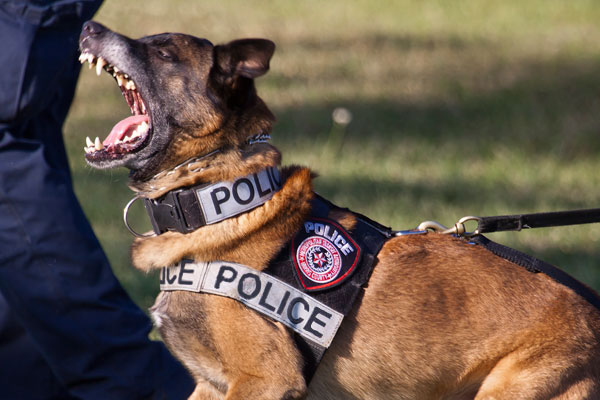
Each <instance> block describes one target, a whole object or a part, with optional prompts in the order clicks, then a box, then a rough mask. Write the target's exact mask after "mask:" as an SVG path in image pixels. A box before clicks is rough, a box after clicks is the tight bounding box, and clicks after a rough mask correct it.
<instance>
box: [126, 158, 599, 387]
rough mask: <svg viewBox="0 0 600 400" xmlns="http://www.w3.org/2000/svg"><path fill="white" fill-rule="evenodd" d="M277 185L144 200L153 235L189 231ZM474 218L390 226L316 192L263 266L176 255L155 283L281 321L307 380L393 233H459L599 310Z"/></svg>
mask: <svg viewBox="0 0 600 400" xmlns="http://www.w3.org/2000/svg"><path fill="white" fill-rule="evenodd" d="M279 188H281V181H280V178H279V173H278V171H277V169H276V168H267V169H265V170H263V171H261V172H258V173H256V174H252V175H249V176H246V177H242V178H238V179H236V180H235V181H233V182H225V183H217V184H212V185H200V186H194V187H190V188H186V189H179V190H175V191H171V192H168V193H167V194H166V195H164V196H162V197H161V198H159V199H153V200H149V199H144V202H145V206H146V210H147V212H148V215H149V217H150V220H151V222H152V226H153V228H154V231H155V233H156V234H161V233H163V232H166V231H178V232H181V233H188V232H191V231H193V230H195V229H197V228H199V227H201V226H204V225H208V224H212V223H216V222H219V221H222V220H224V219H226V218H230V217H232V216H235V215H239V214H242V213H244V212H247V211H249V210H251V209H253V208H255V207H257V206H260V205H262V204H264V203H265V202H266V201H268V200H269V199H271V198H272V196H273V194H274V193H275V192H276V191H277V190H279ZM136 199H137V198H136ZM130 204H131V202H130ZM130 204H128V206H127V208H128V207H129V205H130ZM127 208H126V211H127ZM331 211H344V212H348V213H352V214H353V215H354V217H355V220H356V224H355V225H354V227H353V228H352V229H351V230H350V231H347V230H346V229H344V228H343V227H342V226H340V225H339V224H338V223H337V222H336V221H334V220H332V219H329V217H328V216H329V215H330V213H331ZM473 219H476V220H481V218H478V217H465V218H463V219H461V221H459V223H457V224H456V225H455V227H454V228H451V229H447V228H445V227H443V226H442V225H440V224H438V223H435V222H431V221H429V222H425V223H423V224H421V225H420V226H419V227H418V228H417V229H415V230H409V231H392V230H391V228H388V227H385V226H383V225H381V224H379V223H377V222H375V221H373V220H371V219H369V218H367V217H366V216H364V215H361V214H358V213H355V212H353V211H351V210H348V209H346V208H340V207H338V206H336V205H334V204H333V203H331V202H329V201H328V200H326V199H324V198H323V197H321V196H319V195H318V194H316V193H315V194H314V199H313V200H312V211H311V214H310V216H308V217H307V218H306V220H305V221H304V224H303V226H302V227H301V228H300V230H299V231H298V232H297V233H296V234H295V235H294V237H293V238H292V239H291V240H290V241H289V242H288V243H287V244H286V245H285V246H283V248H282V249H281V250H280V252H279V254H278V255H277V256H276V257H275V258H274V259H273V260H272V261H271V262H270V263H269V265H268V266H267V267H266V268H265V269H264V270H263V271H257V270H256V269H253V268H250V267H247V266H244V265H241V264H237V263H231V262H226V261H213V262H195V261H194V260H182V261H181V262H179V263H177V264H176V265H174V266H169V267H163V268H162V271H161V277H160V289H161V290H163V291H175V290H185V291H192V292H204V293H210V294H215V295H220V296H226V297H230V298H232V299H235V300H237V301H239V302H241V303H243V304H244V305H246V306H247V307H249V308H252V309H254V310H256V311H258V312H260V313H261V314H263V315H265V316H266V317H268V318H270V319H273V320H276V321H279V322H281V323H282V324H284V325H286V326H288V327H289V328H291V329H292V331H293V332H294V340H295V344H296V346H297V348H298V350H299V351H300V353H301V354H302V356H303V358H304V368H303V374H304V377H305V379H306V382H307V383H309V382H310V380H311V378H312V376H313V375H314V373H315V371H316V369H317V367H318V365H319V362H320V361H321V359H322V358H323V355H324V354H325V351H326V350H327V348H328V347H329V346H330V345H331V343H332V341H333V340H334V337H335V335H336V333H337V331H338V328H339V327H340V325H341V323H342V321H343V319H344V317H345V316H346V315H347V314H348V313H349V312H350V310H351V309H352V307H353V305H354V303H355V301H356V300H357V299H358V297H359V296H360V294H361V292H362V288H363V287H364V286H365V285H366V284H367V282H368V280H369V277H370V276H371V273H372V271H373V269H374V267H375V260H376V258H377V254H378V253H379V251H380V250H381V248H382V247H383V245H384V244H385V242H386V241H387V240H389V239H390V238H392V237H395V236H402V235H409V234H424V233H426V232H427V231H428V230H437V231H441V232H442V233H450V234H453V235H456V236H460V237H465V238H466V239H465V243H468V244H471V245H479V246H482V247H484V248H485V249H487V250H488V251H490V252H492V253H493V254H495V255H497V256H499V257H502V258H504V259H506V260H508V261H511V262H513V263H514V264H517V265H520V266H522V267H524V268H526V269H527V270H528V271H530V272H532V273H538V272H542V273H545V274H547V275H548V276H550V277H551V278H553V279H554V280H556V281H557V282H559V283H561V284H563V285H565V286H567V287H569V288H571V289H572V290H574V291H575V292H576V293H578V294H579V295H580V296H582V297H583V298H584V299H586V300H587V301H588V302H590V303H591V304H592V305H594V306H595V307H597V308H598V309H600V298H599V297H598V295H596V294H595V293H594V292H593V291H592V290H590V289H589V288H587V286H585V285H583V284H581V283H580V282H578V281H577V280H575V279H574V278H572V277H571V276H569V275H568V274H566V273H564V272H563V271H561V270H560V269H558V268H556V267H554V266H552V265H550V264H548V263H545V262H543V261H541V260H538V259H536V258H534V257H531V256H529V255H526V254H523V253H521V252H518V251H516V250H514V249H511V248H508V247H506V246H503V245H500V244H497V243H494V242H492V241H490V240H489V239H487V238H486V237H484V236H482V235H481V234H480V232H478V231H475V232H470V233H469V232H466V229H465V227H464V222H466V221H469V220H473ZM125 221H126V223H127V220H126V216H125ZM519 226H520V225H519ZM128 228H129V227H128ZM130 230H131V229H130Z"/></svg>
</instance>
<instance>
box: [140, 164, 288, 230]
mask: <svg viewBox="0 0 600 400" xmlns="http://www.w3.org/2000/svg"><path fill="white" fill-rule="evenodd" d="M280 188H281V179H280V176H279V171H278V170H277V168H275V167H268V168H266V169H264V170H262V171H260V172H257V173H255V174H250V175H248V176H245V177H242V178H238V179H236V180H234V181H233V182H219V183H214V184H203V185H198V186H191V187H187V188H182V189H176V190H172V191H170V192H167V193H166V194H164V195H163V196H161V197H159V198H157V199H147V198H144V206H145V207H146V211H147V212H148V216H149V217H150V222H151V223H152V228H153V229H154V232H155V233H156V234H157V235H160V234H161V233H164V232H167V231H176V232H180V233H189V232H192V231H195V230H196V229H198V228H200V227H202V226H205V225H209V224H213V223H216V222H219V221H222V220H224V219H227V218H231V217H234V216H236V215H239V214H242V213H245V212H247V211H250V210H251V209H253V208H255V207H258V206H260V205H262V204H264V203H265V202H266V201H267V200H270V199H271V197H273V194H275V192H277V191H278V190H279V189H280Z"/></svg>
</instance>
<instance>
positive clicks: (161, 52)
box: [157, 49, 173, 60]
mask: <svg viewBox="0 0 600 400" xmlns="http://www.w3.org/2000/svg"><path fill="white" fill-rule="evenodd" d="M157 53H158V55H159V56H160V57H161V58H163V59H165V60H173V56H172V55H171V53H169V52H168V51H166V50H163V49H158V50H157Z"/></svg>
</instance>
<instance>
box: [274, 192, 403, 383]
mask: <svg viewBox="0 0 600 400" xmlns="http://www.w3.org/2000/svg"><path fill="white" fill-rule="evenodd" d="M312 205H313V207H312V213H311V215H310V217H309V218H307V221H310V220H312V219H316V220H327V216H328V215H329V212H330V211H331V210H336V209H337V210H343V211H347V212H350V213H352V214H354V216H355V217H356V225H355V227H354V228H353V229H352V230H351V231H350V232H349V234H350V236H351V237H352V239H354V241H355V242H356V243H357V244H358V245H359V246H360V250H361V256H360V259H359V261H358V265H357V266H356V267H355V268H354V270H353V271H351V273H350V274H349V275H347V276H346V277H345V278H344V280H343V281H342V282H340V283H338V284H336V285H335V286H331V287H326V288H322V289H318V290H313V291H311V290H309V289H306V287H304V285H303V284H302V282H301V280H300V279H301V278H302V277H303V275H302V273H301V272H299V271H298V269H297V265H296V261H295V260H296V253H297V251H296V250H298V245H299V243H295V244H293V243H294V241H292V242H290V243H288V244H287V245H286V246H285V247H284V248H283V249H282V250H281V252H280V253H279V254H278V255H277V257H275V259H274V260H273V261H272V262H271V263H270V264H269V266H268V268H267V269H266V270H265V271H264V272H266V273H268V274H270V275H273V276H276V277H277V278H278V279H280V280H282V281H283V282H285V283H288V284H289V285H292V286H294V287H297V288H299V289H301V290H304V291H307V292H310V294H311V297H313V298H314V299H316V300H318V301H320V302H322V303H324V304H327V305H328V306H329V307H331V308H333V309H334V310H336V311H338V312H340V313H341V314H343V315H344V316H345V315H347V314H348V313H349V312H350V310H351V309H352V307H353V305H354V302H355V301H356V299H357V298H358V296H359V294H360V292H361V291H362V288H363V286H364V285H365V284H366V283H367V282H368V280H369V277H370V276H371V272H372V271H373V268H374V267H375V260H376V258H377V254H378V253H379V251H380V250H381V247H383V245H384V243H385V242H386V241H387V240H388V239H390V238H391V237H393V236H394V234H393V232H392V230H391V229H390V228H388V227H385V226H383V225H381V224H379V223H377V222H375V221H372V220H370V219H369V218H367V217H365V216H364V215H361V214H358V213H355V212H352V211H350V210H348V209H345V208H344V209H341V208H340V207H337V206H336V205H334V204H333V203H331V202H329V201H328V200H326V199H324V198H323V197H321V196H319V195H315V199H314V200H313V202H312ZM294 336H295V340H296V345H297V346H298V349H299V350H300V351H301V353H302V355H303V357H304V362H305V364H304V369H303V373H304V377H305V378H306V382H307V383H308V382H310V379H311V378H312V376H313V375H314V373H315V371H316V369H317V366H318V365H319V362H320V361H321V359H322V358H323V355H324V354H325V350H327V349H326V348H324V347H322V346H319V345H317V344H315V343H314V342H311V341H309V340H306V339H305V338H304V337H302V336H300V335H298V334H295V335H294Z"/></svg>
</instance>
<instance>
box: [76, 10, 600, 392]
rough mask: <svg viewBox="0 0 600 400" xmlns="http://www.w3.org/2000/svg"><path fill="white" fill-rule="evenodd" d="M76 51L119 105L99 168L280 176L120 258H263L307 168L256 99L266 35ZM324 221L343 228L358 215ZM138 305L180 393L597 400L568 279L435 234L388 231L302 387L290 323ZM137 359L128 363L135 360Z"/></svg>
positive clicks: (152, 193) (595, 376)
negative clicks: (281, 142) (112, 86)
mask: <svg viewBox="0 0 600 400" xmlns="http://www.w3.org/2000/svg"><path fill="white" fill-rule="evenodd" d="M80 49H81V53H82V55H81V61H82V62H84V61H88V62H90V64H91V65H90V66H95V67H96V68H97V71H98V74H100V72H101V71H102V70H105V71H107V72H108V73H110V74H112V75H113V76H114V77H115V78H116V80H117V82H118V84H119V86H120V87H121V90H122V92H123V95H124V97H125V99H126V100H127V103H128V104H129V106H130V108H131V111H132V114H133V115H132V116H131V117H128V118H126V119H125V120H123V121H121V122H119V123H118V124H117V125H116V126H115V127H114V128H113V130H112V131H111V133H110V134H109V135H108V137H107V138H106V139H105V140H104V141H102V142H100V140H99V139H96V140H95V141H91V140H88V142H87V145H86V148H85V150H86V159H87V161H88V162H89V164H91V165H92V166H94V167H97V168H113V167H119V166H125V167H127V168H128V169H130V182H129V186H130V188H131V189H132V190H133V191H135V192H136V193H137V195H138V196H140V197H143V198H148V199H156V198H159V197H160V196H163V195H164V194H165V193H168V192H169V191H172V190H174V189H178V188H182V187H189V186H192V185H199V184H203V183H205V184H210V183H215V182H230V181H234V180H235V179H237V178H239V177H243V176H248V175H249V174H254V173H257V172H259V171H262V170H264V169H265V168H267V167H277V168H279V171H280V174H281V175H280V177H281V182H282V184H281V188H280V189H279V190H278V191H277V192H276V193H275V194H274V195H273V197H272V198H271V199H270V200H268V201H266V202H265V203H264V204H262V205H260V206H258V207H256V208H254V209H252V210H250V211H247V212H244V213H241V214H240V215H238V216H235V217H232V218H228V219H225V220H222V221H220V222H217V223H214V224H210V225H206V226H203V227H201V228H199V229H196V230H194V231H192V232H189V233H180V232H175V231H169V232H165V233H162V234H155V235H146V236H145V237H138V238H136V239H135V240H134V243H133V245H132V248H131V256H132V262H133V265H134V266H135V267H136V268H138V269H140V270H142V271H151V270H155V269H159V268H161V267H164V266H168V265H174V264H176V263H178V262H179V261H180V260H182V259H193V260H198V261H213V260H226V261H228V262H234V263H239V264H243V265H246V266H248V267H250V268H253V269H256V270H259V271H260V270H263V269H264V268H265V266H266V265H268V264H269V262H270V261H271V260H272V259H273V257H274V256H275V255H276V254H277V253H278V252H279V251H280V249H281V248H282V246H284V245H285V244H286V243H287V242H289V241H290V238H292V236H293V235H294V233H295V232H296V231H298V230H299V229H300V227H301V226H303V225H302V224H303V221H304V220H305V218H306V216H307V215H309V213H310V212H311V200H312V199H313V197H314V196H315V195H314V192H313V187H312V184H311V180H312V178H313V177H314V174H313V173H312V172H311V171H310V170H309V169H308V168H304V167H300V166H288V167H280V153H279V151H278V150H277V149H276V148H275V147H273V146H272V145H270V144H268V143H266V142H263V141H259V142H258V143H251V141H249V139H251V138H253V137H256V135H257V134H262V135H266V134H269V133H270V132H271V128H272V125H273V123H274V120H275V118H274V116H273V115H272V113H271V112H270V111H269V109H268V108H267V106H266V105H265V103H264V102H263V101H262V100H261V99H260V98H259V97H258V96H257V94H256V90H255V86H254V79H255V78H257V77H259V76H261V75H263V74H265V73H266V72H267V71H268V69H269V62H270V59H271V57H272V55H273V52H274V50H275V45H274V44H273V43H272V42H271V41H269V40H264V39H242V40H235V41H232V42H230V43H227V44H224V45H213V44H212V43H211V42H209V41H208V40H206V39H199V38H196V37H192V36H188V35H184V34H175V33H165V34H159V35H154V36H146V37H143V38H141V39H137V40H133V39H130V38H128V37H125V36H122V35H120V34H117V33H115V32H113V31H111V30H109V29H107V28H106V27H104V26H102V25H100V24H98V23H96V22H91V21H90V22H87V23H86V24H85V25H84V28H83V30H82V33H81V37H80ZM329 217H330V218H331V219H333V220H335V221H337V223H338V224H339V225H340V226H342V227H344V228H345V229H347V230H348V231H352V229H353V226H354V224H355V217H354V214H352V213H350V212H346V211H339V210H338V211H336V212H332V215H329ZM152 313H153V315H154V319H155V322H156V324H157V325H158V327H159V330H160V333H161V335H162V337H163V339H164V341H165V342H166V344H167V346H168V347H169V349H170V350H171V351H172V352H173V354H175V355H176V356H177V357H178V358H179V359H180V360H181V362H182V363H183V364H185V366H186V367H187V368H188V369H189V371H190V372H191V374H192V375H193V377H194V378H195V380H196V382H197V386H196V389H195V391H194V393H193V394H192V396H191V398H194V399H228V400H234V399H239V400H248V399H262V400H268V399H300V398H311V399H473V398H475V399H511V400H514V399H600V312H599V311H598V309H597V308H595V307H594V306H592V305H591V304H590V303H589V302H587V301H586V300H584V299H583V298H582V297H581V296H580V295H578V294H577V293H575V292H574V291H573V290H571V289H569V288H568V287H566V286H564V285H561V284H559V283H557V282H556V281H555V280H553V279H551V278H549V277H548V276H547V275H545V274H542V273H531V272H529V271H527V270H526V269H525V268H522V267H520V266H518V265H516V264H514V263H512V262H509V261H506V260H505V259H503V258H501V257H498V256H496V255H494V254H492V253H491V252H490V251H488V250H486V249H484V248H481V246H476V245H470V244H468V243H466V241H465V240H463V239H460V238H457V237H453V236H451V235H442V234H437V233H434V232H430V233H426V234H421V235H406V236H398V237H394V238H391V239H390V240H388V241H387V242H386V243H385V244H384V246H383V248H382V249H381V251H380V252H379V254H378V256H377V260H376V265H375V267H374V269H373V272H372V275H371V277H370V280H369V282H368V285H367V286H366V287H365V288H364V292H363V293H362V294H361V296H360V298H359V300H358V301H357V302H356V303H355V304H354V306H353V308H352V311H351V312H350V313H349V314H348V315H347V316H346V318H345V319H344V322H343V323H342V325H341V327H340V328H339V330H338V333H337V336H336V338H335V340H334V341H333V343H332V345H331V346H330V347H329V349H328V350H327V352H326V353H325V356H324V358H323V359H322V361H321V363H320V365H319V367H318V369H317V371H316V373H315V375H314V377H313V379H312V380H311V382H310V385H307V383H306V381H305V379H304V378H303V375H302V367H303V361H302V358H301V355H300V353H299V350H298V349H297V347H296V346H295V344H294V341H293V339H292V333H293V332H292V331H291V330H290V329H289V328H288V327H286V326H284V325H283V324H281V323H279V322H274V321H272V320H270V319H269V318H267V317H265V316H263V315H261V314H259V313H257V312H256V311H254V310H252V309H250V308H248V307H246V306H244V305H243V304H241V303H240V302H238V301H236V300H234V299H231V298H227V297H222V296H216V295H212V294H206V293H191V292H188V291H169V292H166V291H164V292H161V293H160V295H159V296H158V298H157V300H156V303H155V305H154V306H153V308H152ZM132 362H135V360H132Z"/></svg>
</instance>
